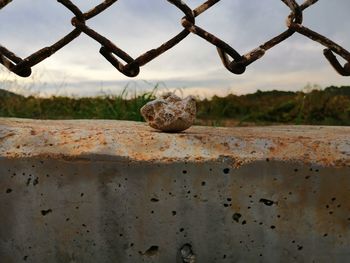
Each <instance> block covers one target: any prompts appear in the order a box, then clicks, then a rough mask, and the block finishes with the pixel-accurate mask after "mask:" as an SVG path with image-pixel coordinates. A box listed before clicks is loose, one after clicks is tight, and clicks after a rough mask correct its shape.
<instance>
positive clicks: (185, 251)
mask: <svg viewBox="0 0 350 263" xmlns="http://www.w3.org/2000/svg"><path fill="white" fill-rule="evenodd" d="M180 253H181V257H182V262H184V263H194V262H196V256H195V254H194V253H193V250H192V246H191V245H190V244H185V245H183V246H182V247H181V249H180Z"/></svg>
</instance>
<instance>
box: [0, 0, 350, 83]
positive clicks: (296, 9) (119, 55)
mask: <svg viewBox="0 0 350 263" xmlns="http://www.w3.org/2000/svg"><path fill="white" fill-rule="evenodd" d="M11 1H12V0H0V9H2V8H4V7H5V6H6V5H7V4H9V3H10V2H11ZM117 1H118V0H106V1H103V2H102V3H101V4H99V5H97V6H95V7H94V8H92V9H91V10H89V11H87V12H85V13H83V12H82V11H81V10H80V9H79V8H78V7H77V6H76V5H74V4H73V3H72V2H71V1H70V0H57V2H59V3H60V4H62V5H64V6H65V7H66V8H68V9H69V10H70V11H71V12H72V13H73V14H74V17H73V18H72V20H71V23H72V25H73V27H74V29H73V30H72V31H71V32H70V33H69V34H67V35H65V36H64V37H63V38H61V39H60V40H58V41H57V42H56V43H54V44H53V45H51V46H48V47H44V48H42V49H40V50H38V51H36V52H35V53H33V54H31V55H29V56H28V57H26V58H24V59H22V58H20V57H18V56H17V55H16V54H15V53H13V52H12V51H10V50H9V49H7V48H6V47H4V46H2V45H0V63H1V64H3V65H4V66H5V67H6V68H8V69H9V70H10V71H12V72H14V73H15V74H17V75H19V76H21V77H28V76H30V75H31V68H32V67H33V66H35V65H36V64H38V63H40V62H41V61H43V60H45V59H46V58H48V57H49V56H51V55H52V54H54V53H55V52H56V51H58V50H59V49H61V48H63V47H64V46H66V45H67V44H68V43H70V42H71V41H73V40H74V39H76V38H77V37H79V35H80V34H81V33H84V34H86V35H87V36H89V37H91V38H92V39H94V40H95V41H97V42H98V43H100V44H101V48H100V54H101V55H102V56H103V57H105V58H106V59H107V60H108V61H109V62H110V63H111V64H112V65H113V66H114V67H115V68H116V69H117V70H119V71H120V72H121V73H123V74H124V75H126V76H128V77H135V76H137V75H138V74H139V72H140V67H142V66H144V65H146V64H147V63H148V62H150V61H152V60H153V59H155V58H156V57H158V56H159V55H161V54H163V53H164V52H166V51H167V50H169V49H171V48H172V47H174V46H175V45H177V44H178V43H180V42H181V41H182V40H184V39H185V38H186V37H188V36H189V35H190V34H194V35H197V36H199V37H201V38H203V39H204V40H206V41H208V42H210V43H211V44H212V45H213V46H215V47H216V49H217V52H218V54H219V56H220V58H221V61H222V63H223V65H224V66H225V67H226V69H227V70H229V71H230V72H232V73H234V74H242V73H244V72H245V70H246V68H247V66H248V65H250V64H251V63H253V62H254V61H256V60H258V59H260V58H261V57H262V56H263V55H264V54H265V52H266V51H268V50H269V49H271V48H273V47H275V46H276V45H277V44H279V43H281V42H283V41H285V40H286V39H288V38H289V37H291V36H292V35H293V34H295V33H299V34H301V35H304V36H305V37H308V38H310V39H312V40H313V41H316V42H318V43H320V44H321V45H323V46H325V47H326V48H325V49H324V52H323V54H324V56H325V57H326V58H327V60H328V61H329V62H330V64H331V65H332V66H333V68H334V69H335V70H336V71H337V72H338V73H339V74H341V75H343V76H350V52H349V51H347V50H346V49H344V48H343V47H341V46H340V45H338V44H337V43H335V42H333V41H332V40H330V39H328V38H327V37H325V36H323V35H321V34H319V33H317V32H315V31H313V30H311V29H309V28H307V27H305V26H304V25H303V24H302V23H303V11H304V10H305V9H307V8H309V7H310V6H312V5H314V4H315V3H316V2H318V0H306V1H305V2H304V3H303V4H301V5H299V4H298V3H297V2H296V1H295V0H281V2H282V3H284V4H285V5H286V6H287V7H288V8H289V9H290V11H291V12H290V14H289V16H288V17H287V23H286V30H285V31H284V32H282V33H280V34H279V35H277V36H276V37H274V38H272V39H270V40H268V41H267V42H265V43H263V44H262V45H260V46H259V47H257V48H256V49H254V50H252V51H250V52H248V53H246V54H244V55H241V54H240V53H239V52H238V51H237V50H235V49H234V48H233V47H232V46H230V45H229V44H227V43H226V42H224V41H223V40H221V39H220V38H218V37H216V36H215V35H213V34H211V33H210V32H208V31H206V30H205V29H203V28H201V27H199V26H197V25H196V22H195V20H196V17H198V16H199V15H202V14H203V13H204V12H205V11H206V10H208V9H209V8H211V7H212V6H213V5H215V4H216V3H218V2H220V1H221V0H208V1H206V2H204V3H203V4H201V5H200V6H198V7H197V8H195V9H193V10H192V9H191V8H190V7H189V6H188V5H187V4H186V3H184V2H183V1H181V0H167V1H168V2H169V3H171V4H172V5H173V6H175V7H177V8H178V9H180V10H181V11H182V12H183V13H184V15H185V16H184V17H183V18H182V19H181V25H182V26H183V28H184V29H183V30H182V31H181V32H179V33H178V34H177V35H175V36H174V37H172V38H171V39H170V40H168V41H167V42H165V43H163V44H162V45H160V46H159V47H157V48H154V49H151V50H149V51H147V52H145V53H144V54H142V55H140V56H139V57H137V58H133V57H131V56H130V55H129V54H128V53H127V52H126V51H124V50H122V49H120V48H119V47H118V46H117V45H116V44H114V43H113V42H111V41H110V40H109V39H108V38H106V37H104V36H103V35H101V34H100V33H98V32H96V31H94V30H93V29H91V28H90V27H88V26H87V25H86V21H87V20H89V19H91V18H93V17H95V16H97V15H99V14H101V13H102V12H103V11H105V10H106V9H107V8H109V7H110V6H111V5H113V4H115V3H116V2H117ZM336 55H339V56H340V57H342V58H343V59H345V60H346V63H345V64H344V65H342V64H341V63H340V62H339V60H338V58H337V57H336Z"/></svg>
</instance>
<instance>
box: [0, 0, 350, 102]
mask: <svg viewBox="0 0 350 263" xmlns="http://www.w3.org/2000/svg"><path fill="white" fill-rule="evenodd" d="M73 2H74V3H75V4H77V5H78V6H79V7H80V8H81V9H82V10H84V11H86V10H89V9H90V8H91V7H93V6H94V5H97V4H98V3H100V1H97V0H89V1H86V0H75V1H73ZM185 2H186V3H187V4H188V5H189V6H190V7H192V8H195V7H196V6H198V5H199V4H200V3H201V2H202V1H198V0H187V1H185ZM298 2H299V3H301V1H298ZM349 11H350V1H349V0H332V1H330V0H319V2H318V3H316V4H315V5H314V6H312V7H310V8H309V9H307V10H306V11H305V12H304V25H306V26H308V27H309V28H311V29H313V30H315V31H318V32H319V33H321V34H324V35H326V36H327V37H329V38H331V39H332V40H334V41H335V42H337V43H339V44H341V45H343V46H344V47H345V48H347V49H350V32H349V28H350V19H349V16H348V13H349ZM288 14H289V9H288V8H287V7H286V6H285V5H284V4H283V3H282V2H281V1H279V0H261V1H257V0H221V1H220V2H219V3H217V4H216V5H215V6H213V7H212V8H211V9H210V10H208V11H206V12H205V13H203V14H202V15H201V16H200V17H198V18H197V20H196V22H197V25H199V26H201V27H203V28H205V29H206V30H208V31H209V32H211V33H214V34H215V35H217V36H218V37H220V38H222V39H223V40H225V41H226V42H227V43H229V44H230V45H232V46H233V47H234V48H235V49H236V50H237V51H239V52H240V53H241V54H244V53H246V52H247V51H250V50H252V49H253V48H256V47H257V46H259V45H260V44H262V43H263V42H265V41H266V40H268V39H270V38H271V37H273V36H275V35H277V34H278V33H280V32H282V31H283V30H285V28H286V27H285V20H286V17H287V15H288ZM182 16H183V14H182V13H181V12H180V11H179V10H178V9H177V8H175V7H174V6H172V5H171V4H170V3H169V2H167V1H165V0H119V1H118V2H116V3H115V4H114V5H113V6H112V7H111V8H109V9H108V10H106V11H105V12H104V13H102V14H100V15H99V16H97V17H95V18H93V19H91V20H89V21H88V25H89V26H90V27H91V28H93V29H94V30H96V31H98V32H100V33H101V34H102V35H104V36H106V37H108V38H110V39H111V40H112V41H113V42H114V43H115V44H116V45H117V46H118V47H120V48H122V49H123V50H125V51H127V52H128V53H129V54H130V55H131V56H132V57H137V56H138V55H140V54H141V53H144V52H145V51H147V50H149V49H152V48H155V47H158V46H159V45H160V44H162V43H163V42H165V41H166V40H168V39H170V38H171V37H172V36H174V35H175V34H177V33H178V32H179V31H181V30H182V27H181V24H180V19H181V17H182ZM71 17H72V14H71V13H70V11H69V10H67V9H66V8H65V7H63V6H62V5H61V4H59V3H58V2H57V1H54V0H35V1H33V0H13V1H12V3H10V4H9V5H7V6H6V7H5V8H3V9H2V10H1V11H0V39H1V40H0V44H1V45H3V46H5V47H7V48H9V49H10V50H11V51H13V52H14V53H16V54H17V55H19V56H20V57H26V56H28V55H29V54H31V53H33V52H34V51H36V50H38V49H40V48H42V47H44V46H48V45H51V44H53V43H54V42H55V41H57V40H58V39H60V38H61V37H62V36H64V35H65V34H67V33H68V32H70V31H71V30H72V26H71V24H70V19H71ZM99 48H100V45H99V44H98V43H96V42H95V41H93V40H91V39H90V38H89V37H87V36H85V35H84V34H82V35H81V36H80V37H79V38H78V39H76V40H74V41H73V42H71V43H70V44H69V45H68V46H67V47H65V48H64V49H62V50H60V51H58V52H57V53H56V54H54V55H53V56H52V57H50V58H49V59H47V60H45V61H44V62H42V63H40V64H39V65H37V66H35V67H33V75H32V76H31V77H29V78H20V77H16V76H15V75H14V74H12V73H8V72H7V71H6V70H4V68H3V67H0V81H1V82H2V84H0V88H8V89H12V90H14V89H16V90H17V91H19V90H20V92H22V93H28V92H31V93H36V94H39V93H40V94H41V95H43V96H48V95H52V94H55V95H75V96H90V95H96V94H101V93H114V94H118V93H120V92H121V90H122V89H123V88H124V87H125V85H129V87H130V89H136V90H138V91H140V90H145V89H151V88H152V87H153V86H154V85H155V84H157V83H158V84H159V85H160V87H163V88H166V89H181V90H182V91H183V92H184V94H194V95H200V96H204V95H208V96H210V95H212V94H218V95H225V94H227V93H228V92H232V93H235V94H244V93H251V92H254V91H256V90H257V89H260V90H272V89H279V90H300V89H302V88H303V87H305V86H306V85H307V84H317V85H320V86H322V87H325V86H327V85H349V84H350V78H349V77H348V78H346V77H342V76H340V75H338V74H337V73H336V72H335V71H334V70H333V68H332V67H331V66H330V65H329V64H328V62H327V60H326V59H325V58H324V57H323V54H322V50H323V46H321V45H319V44H318V43H314V42H313V41H311V40H309V39H307V38H305V37H303V36H300V35H297V34H295V35H294V36H292V37H291V38H289V39H288V40H287V41H286V42H284V43H282V44H280V45H278V46H277V47H275V48H274V49H272V50H270V51H269V52H268V53H267V54H266V55H265V56H264V57H263V58H262V59H260V60H259V61H257V62H255V63H254V64H252V65H250V66H249V67H248V68H247V71H246V72H245V73H244V74H243V75H239V76H238V75H234V74H232V73H230V72H229V71H227V70H226V69H225V68H224V66H223V65H222V64H221V61H220V59H219V57H218V55H217V52H216V49H215V48H214V47H213V46H212V45H210V44H209V43H207V42H206V41H204V40H203V39H201V38H199V37H198V36H195V35H190V36H189V37H188V38H186V39H185V40H183V41H182V42H181V43H180V44H179V45H177V46H176V47H174V48H173V49H172V50H170V51H168V52H167V53H165V54H163V55H162V56H160V57H158V58H157V59H156V60H154V61H152V62H150V63H149V64H147V65H145V66H144V67H142V68H141V73H140V74H139V75H138V76H137V77H136V78H127V77H125V76H123V75H122V74H121V73H119V72H118V71H117V70H116V69H114V68H113V67H112V66H111V65H110V64H109V62H107V61H106V60H105V59H104V58H103V57H102V56H101V55H100V54H99V52H98V51H99ZM18 87H21V88H18Z"/></svg>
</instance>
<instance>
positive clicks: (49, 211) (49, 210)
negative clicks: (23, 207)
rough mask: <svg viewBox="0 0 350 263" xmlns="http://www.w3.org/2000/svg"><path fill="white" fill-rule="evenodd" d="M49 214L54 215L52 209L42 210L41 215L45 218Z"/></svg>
mask: <svg viewBox="0 0 350 263" xmlns="http://www.w3.org/2000/svg"><path fill="white" fill-rule="evenodd" d="M49 213H52V209H51V208H50V209H47V210H41V214H42V215H43V216H46V215H47V214H49Z"/></svg>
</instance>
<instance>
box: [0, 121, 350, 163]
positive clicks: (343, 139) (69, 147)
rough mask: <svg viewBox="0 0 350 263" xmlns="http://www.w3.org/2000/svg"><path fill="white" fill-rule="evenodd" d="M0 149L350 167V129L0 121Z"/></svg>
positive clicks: (17, 153)
mask: <svg viewBox="0 0 350 263" xmlns="http://www.w3.org/2000/svg"><path fill="white" fill-rule="evenodd" d="M0 143H1V144H0V145H1V147H0V157H6V158H21V157H34V156H37V157H39V156H46V157H47V158H78V157H82V158H89V155H90V156H91V155H94V156H96V155H97V156H98V155H102V156H111V157H119V158H127V159H129V160H133V161H137V162H140V161H156V162H177V161H180V162H183V161H189V162H196V161H200V162H203V161H213V160H218V159H220V158H229V159H232V165H234V166H236V167H238V166H240V165H242V164H245V163H249V162H253V161H258V160H266V159H269V160H280V161H301V162H305V163H315V164H316V163H317V164H319V165H324V166H349V165H350V127H320V126H275V127H243V128H213V127H192V128H190V129H189V130H187V131H185V132H182V133H175V134H169V133H161V132H158V131H156V130H153V129H152V128H149V127H148V126H147V125H146V124H145V123H139V122H127V121H105V120H103V121H101V120H93V121H91V120H90V121H88V120H70V121H42V120H24V119H1V118H0ZM103 158H104V157H103Z"/></svg>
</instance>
